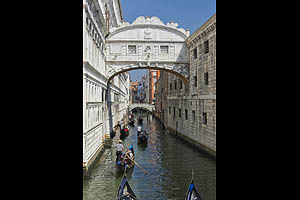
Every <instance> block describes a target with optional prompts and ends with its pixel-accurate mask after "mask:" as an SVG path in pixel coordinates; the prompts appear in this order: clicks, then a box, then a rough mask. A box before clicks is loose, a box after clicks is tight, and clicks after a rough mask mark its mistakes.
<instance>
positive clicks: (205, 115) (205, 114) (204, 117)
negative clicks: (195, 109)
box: [203, 112, 207, 125]
mask: <svg viewBox="0 0 300 200" xmlns="http://www.w3.org/2000/svg"><path fill="white" fill-rule="evenodd" d="M203 124H205V125H206V124H207V113H205V112H204V113H203Z"/></svg>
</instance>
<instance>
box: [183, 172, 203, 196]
mask: <svg viewBox="0 0 300 200" xmlns="http://www.w3.org/2000/svg"><path fill="white" fill-rule="evenodd" d="M193 176H194V172H193V175H192V181H191V183H190V186H189V189H188V191H187V193H186V196H185V200H203V198H202V197H201V196H200V194H199V192H198V191H197V190H196V188H195V185H194V183H193Z"/></svg>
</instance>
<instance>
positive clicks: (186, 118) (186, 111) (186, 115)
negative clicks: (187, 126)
mask: <svg viewBox="0 0 300 200" xmlns="http://www.w3.org/2000/svg"><path fill="white" fill-rule="evenodd" d="M185 120H188V110H185Z"/></svg>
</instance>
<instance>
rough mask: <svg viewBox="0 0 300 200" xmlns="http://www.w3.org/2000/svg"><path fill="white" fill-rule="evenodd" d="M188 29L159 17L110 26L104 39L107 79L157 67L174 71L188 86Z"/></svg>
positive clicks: (170, 71) (138, 19)
mask: <svg viewBox="0 0 300 200" xmlns="http://www.w3.org/2000/svg"><path fill="white" fill-rule="evenodd" d="M188 36H189V31H188V30H184V29H183V28H178V24H177V23H175V22H170V23H167V24H164V23H163V22H162V21H161V20H160V19H159V18H158V17H144V16H140V17H138V18H136V20H135V21H134V22H133V23H132V24H129V23H128V22H123V23H122V24H121V25H120V26H119V27H117V28H113V29H111V33H110V34H109V35H108V37H107V40H106V73H107V77H109V78H108V82H109V81H110V80H112V79H113V78H114V77H115V76H117V75H118V74H120V73H123V72H126V71H131V70H136V69H157V70H163V71H167V72H169V73H172V74H175V75H176V76H178V77H179V78H180V79H182V80H183V82H184V84H185V85H186V86H187V87H188V85H189V84H188V82H189V79H188V78H189V74H190V72H189V51H188V49H187V46H186V42H185V41H186V39H187V37H188Z"/></svg>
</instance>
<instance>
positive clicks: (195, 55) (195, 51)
mask: <svg viewBox="0 0 300 200" xmlns="http://www.w3.org/2000/svg"><path fill="white" fill-rule="evenodd" d="M193 54H194V59H197V47H196V48H195V49H194V50H193Z"/></svg>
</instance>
